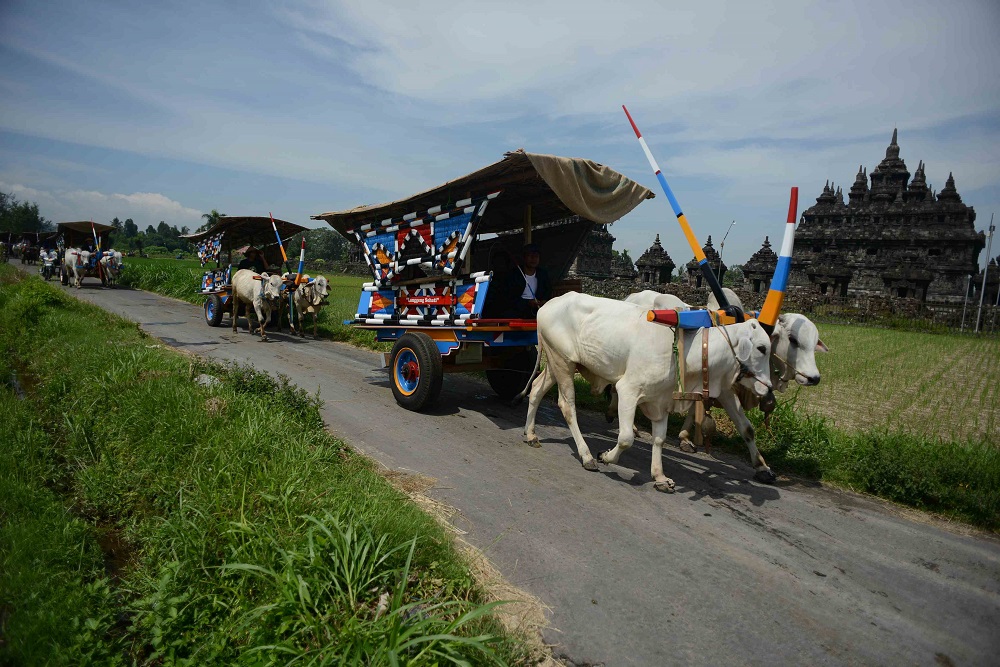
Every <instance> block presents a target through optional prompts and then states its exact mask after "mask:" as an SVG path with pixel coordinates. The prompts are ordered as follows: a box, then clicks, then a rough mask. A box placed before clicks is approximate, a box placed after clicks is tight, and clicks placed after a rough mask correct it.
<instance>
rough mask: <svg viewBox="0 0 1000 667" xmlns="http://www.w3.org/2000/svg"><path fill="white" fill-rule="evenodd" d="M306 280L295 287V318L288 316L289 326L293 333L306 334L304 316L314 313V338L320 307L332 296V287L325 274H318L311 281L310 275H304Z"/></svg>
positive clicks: (293, 297) (293, 298)
mask: <svg viewBox="0 0 1000 667" xmlns="http://www.w3.org/2000/svg"><path fill="white" fill-rule="evenodd" d="M302 278H303V280H305V281H306V282H304V283H302V284H300V285H299V286H298V287H296V288H295V292H294V293H293V296H292V301H293V302H294V304H295V318H294V320H293V318H291V317H289V318H288V326H289V328H290V329H291V330H292V333H295V332H296V331H297V332H298V334H299V336H300V337H302V336H305V332H303V330H302V316H303V315H304V314H305V313H312V318H313V338H315V337H316V318H317V317H318V316H319V311H320V309H321V308H322V307H323V306H325V305H326V300H327V298H328V297H329V296H330V287H329V285H328V284H327V281H326V277H325V276H316V278H314V279H313V280H312V281H311V282H310V281H309V276H308V275H304V276H302Z"/></svg>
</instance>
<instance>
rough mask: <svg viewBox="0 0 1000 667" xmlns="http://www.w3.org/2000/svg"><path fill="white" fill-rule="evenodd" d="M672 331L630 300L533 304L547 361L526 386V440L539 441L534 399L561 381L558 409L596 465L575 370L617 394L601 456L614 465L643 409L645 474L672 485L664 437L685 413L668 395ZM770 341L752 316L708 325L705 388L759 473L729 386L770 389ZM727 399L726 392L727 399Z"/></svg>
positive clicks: (673, 373)
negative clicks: (579, 410) (728, 416)
mask: <svg viewBox="0 0 1000 667" xmlns="http://www.w3.org/2000/svg"><path fill="white" fill-rule="evenodd" d="M673 339H674V334H673V331H672V330H671V329H670V328H669V327H665V326H662V325H659V324H654V323H651V322H648V321H647V320H646V309H645V308H642V307H639V306H636V305H634V304H630V303H624V302H622V301H616V300H612V299H602V298H599V297H594V296H589V295H586V294H578V293H576V292H570V293H568V294H564V295H563V296H560V297H556V298H554V299H551V300H550V301H548V302H547V303H546V304H545V305H543V306H542V307H541V308H540V309H539V310H538V344H539V348H540V350H541V351H542V352H544V353H545V355H546V366H545V369H544V370H543V371H542V373H541V374H540V375H539V376H538V377H537V378H535V380H534V382H533V383H532V385H531V393H530V399H529V403H528V416H527V421H526V423H525V427H524V435H525V442H527V443H528V444H530V445H533V446H537V443H538V436H537V435H536V434H535V415H536V414H537V412H538V405H539V403H540V402H541V400H542V396H544V395H545V392H547V391H548V390H549V389H550V388H551V387H552V385H553V384H558V385H559V408H560V410H562V413H563V417H565V419H566V423H567V424H568V425H569V429H570V432H571V433H572V434H573V440H574V441H575V442H576V447H577V452H578V454H579V455H580V460H581V462H582V463H583V467H584V468H586V469H587V470H597V464H596V463H595V462H594V457H593V455H592V454H591V452H590V449H589V448H588V447H587V443H586V441H585V440H584V439H583V435H582V434H581V433H580V427H579V425H578V424H577V420H576V405H575V398H576V396H575V392H574V387H573V375H574V373H575V372H576V371H579V372H580V374H581V375H583V377H584V378H586V379H587V380H588V381H589V382H590V384H591V388H592V391H593V392H594V393H595V394H597V393H600V392H601V391H603V390H604V388H605V387H606V386H607V385H614V387H615V390H616V391H617V394H618V423H619V432H618V442H617V444H616V445H615V447H614V448H613V449H611V450H609V451H607V452H604V453H603V454H601V460H602V461H603V462H605V463H616V462H617V461H618V458H619V456H620V455H621V453H622V452H623V451H625V450H626V449H628V448H629V447H631V446H632V441H633V440H634V439H635V430H634V427H633V421H634V419H635V412H636V410H637V409H641V410H642V412H643V414H645V415H646V417H648V418H649V420H650V421H651V422H652V423H653V453H652V463H651V466H650V472H651V474H652V476H653V479H654V482H655V487H656V488H657V489H658V490H661V491H670V492H672V491H673V489H674V482H673V480H671V479H670V478H668V477H666V476H665V475H664V474H663V458H662V454H663V442H664V440H665V438H666V435H667V418H668V416H669V415H670V413H671V412H679V411H684V410H686V409H687V408H688V404H689V401H677V402H675V401H674V399H673V392H674V390H675V389H676V388H677V361H676V360H675V359H674V356H673V353H672V348H673ZM686 350H687V351H688V354H689V358H688V359H687V365H688V368H694V369H695V372H700V371H699V370H698V369H700V367H701V345H700V344H693V343H692V344H690V345H688V346H687V347H686ZM770 352H771V349H770V340H769V339H768V337H767V334H765V333H764V331H763V329H762V328H761V326H760V324H758V323H757V321H756V320H750V321H748V322H744V323H742V324H735V325H732V326H728V327H714V328H712V329H710V330H709V345H708V359H709V367H710V368H711V371H712V374H711V376H710V386H709V392H710V395H711V396H713V397H719V398H720V399H721V400H728V401H729V402H730V403H731V405H729V406H728V407H730V408H731V409H732V412H733V413H735V414H737V415H739V417H738V419H737V425H738V428H739V429H740V433H742V434H743V436H744V438H745V439H746V441H747V447H748V449H749V450H750V460H751V463H752V465H753V466H754V468H755V469H757V470H758V471H760V470H762V469H763V470H767V472H770V469H768V468H767V466H766V464H765V463H764V462H763V459H761V458H760V455H759V453H758V452H757V447H756V444H755V442H754V434H753V427H752V426H751V425H750V422H749V421H748V420H747V419H746V416H745V415H743V412H742V410H740V407H739V404H738V403H737V402H736V399H735V396H733V394H732V392H730V391H726V390H727V389H728V388H729V387H731V386H732V385H733V384H735V383H736V382H740V383H743V384H744V385H745V386H747V387H748V388H749V389H751V390H752V391H754V392H755V393H757V394H759V395H761V396H763V395H764V394H767V393H768V392H769V391H770V383H769V381H768V380H767V359H768V356H769V355H770ZM726 397H729V398H726Z"/></svg>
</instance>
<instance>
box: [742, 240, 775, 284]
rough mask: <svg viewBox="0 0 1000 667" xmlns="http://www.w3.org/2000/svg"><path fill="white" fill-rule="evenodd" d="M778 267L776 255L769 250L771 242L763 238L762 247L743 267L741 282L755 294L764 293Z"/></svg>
mask: <svg viewBox="0 0 1000 667" xmlns="http://www.w3.org/2000/svg"><path fill="white" fill-rule="evenodd" d="M777 265H778V255H777V254H776V253H775V252H774V250H772V249H771V241H770V239H769V238H768V237H766V236H765V237H764V245H762V246H761V247H760V250H758V251H757V252H755V253H754V254H753V255H751V256H750V259H748V260H747V262H746V264H744V265H743V280H744V281H745V282H746V283H747V284H748V285H749V286H750V288H751V289H752V290H753V291H754V292H756V293H760V292H761V291H764V292H766V291H767V289H768V288H769V287H770V285H771V278H772V277H773V276H774V267H776V266H777Z"/></svg>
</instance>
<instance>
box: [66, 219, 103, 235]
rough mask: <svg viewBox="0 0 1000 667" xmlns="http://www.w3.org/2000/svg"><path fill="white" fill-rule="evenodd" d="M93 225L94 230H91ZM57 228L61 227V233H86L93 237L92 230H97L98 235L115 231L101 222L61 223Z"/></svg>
mask: <svg viewBox="0 0 1000 667" xmlns="http://www.w3.org/2000/svg"><path fill="white" fill-rule="evenodd" d="M91 225H93V228H91ZM57 226H58V227H59V231H60V232H65V231H66V230H72V231H74V232H86V233H87V234H91V235H93V234H92V232H91V229H96V230H97V234H98V235H101V234H105V233H107V232H112V231H114V229H115V228H114V227H112V226H111V225H103V224H101V223H99V222H91V221H90V220H82V221H80V222H60V223H59V224H58V225H57Z"/></svg>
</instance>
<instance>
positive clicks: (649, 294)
mask: <svg viewBox="0 0 1000 667" xmlns="http://www.w3.org/2000/svg"><path fill="white" fill-rule="evenodd" d="M625 301H626V302H627V303H634V304H636V305H637V306H642V307H643V308H646V309H647V310H654V309H655V310H691V306H689V305H688V304H686V303H684V302H683V301H681V298H680V297H679V296H675V295H673V294H663V293H661V292H654V291H653V290H651V289H647V290H643V291H641V292H635V293H634V294H629V295H628V296H627V297H625Z"/></svg>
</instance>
